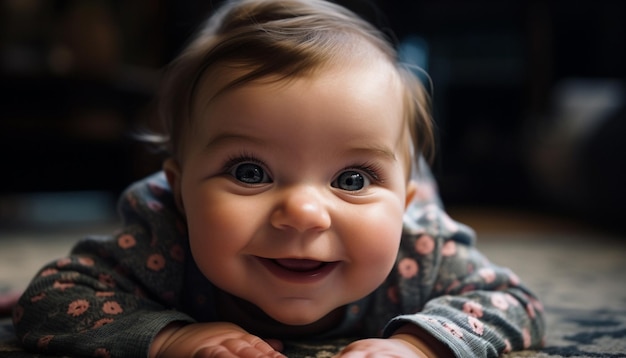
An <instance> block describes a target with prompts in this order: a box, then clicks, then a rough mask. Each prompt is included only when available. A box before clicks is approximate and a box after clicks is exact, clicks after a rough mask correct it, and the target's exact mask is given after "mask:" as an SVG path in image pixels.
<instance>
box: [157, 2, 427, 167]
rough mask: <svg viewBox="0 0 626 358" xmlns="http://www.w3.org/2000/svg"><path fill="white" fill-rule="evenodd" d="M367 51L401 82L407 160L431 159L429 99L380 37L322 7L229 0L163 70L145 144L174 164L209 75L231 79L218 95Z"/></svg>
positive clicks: (337, 9) (341, 11)
mask: <svg viewBox="0 0 626 358" xmlns="http://www.w3.org/2000/svg"><path fill="white" fill-rule="evenodd" d="M369 48H374V49H375V51H376V52H379V53H380V55H381V56H382V58H385V59H386V60H388V61H390V63H391V64H392V65H394V66H395V68H396V70H397V72H398V74H399V77H400V79H401V80H402V83H403V86H404V103H405V111H404V113H405V116H406V118H405V120H406V122H407V126H408V128H409V131H410V140H409V138H408V137H407V141H410V142H412V143H407V144H408V146H410V147H411V148H412V150H413V153H411V156H413V155H415V158H417V157H418V156H420V155H421V156H425V157H426V158H429V159H430V158H431V157H432V153H433V149H434V135H433V126H432V121H431V117H430V100H429V97H428V95H427V93H426V91H425V90H424V88H423V86H422V84H421V83H420V81H419V79H418V78H417V77H416V76H415V75H414V74H413V72H412V71H411V70H409V69H408V68H407V67H405V66H404V65H402V64H400V63H399V62H398V55H397V52H396V50H395V49H394V48H393V46H392V45H391V44H390V42H389V41H388V40H387V38H386V37H385V35H384V34H383V33H382V32H381V31H379V30H377V29H376V28H375V27H374V26H373V25H371V24H370V23H368V22H366V21H365V20H363V19H361V18H360V17H359V16H357V15H356V14H354V13H353V12H351V11H349V10H347V9H345V8H343V7H341V6H339V5H336V4H333V3H331V2H327V1H323V0H280V1H278V0H277V1H274V0H230V1H227V2H226V3H225V4H224V5H222V7H221V8H219V9H218V11H217V12H216V13H215V14H214V15H213V16H211V17H210V18H209V20H208V22H207V23H206V24H204V25H203V27H202V28H201V29H200V31H199V33H198V35H197V36H196V37H195V39H194V40H193V41H192V42H191V43H190V44H189V45H188V46H187V47H186V49H185V50H184V51H183V52H182V54H181V55H180V56H178V58H176V59H175V60H174V61H173V62H172V63H171V64H170V66H169V67H168V68H167V69H166V72H165V76H164V78H163V82H162V86H161V92H160V98H159V106H160V107H159V114H160V116H161V121H162V126H163V130H164V133H163V134H162V135H156V136H149V137H150V139H151V141H152V142H156V143H158V144H160V145H162V146H164V148H165V149H166V150H167V151H168V152H169V153H170V154H171V155H173V156H174V157H175V158H176V157H177V156H178V155H179V151H180V147H181V145H183V144H184V143H183V142H182V141H181V138H182V135H183V132H184V130H185V129H186V128H189V126H190V125H192V123H191V122H192V120H191V118H192V113H191V111H192V107H193V106H192V104H193V101H194V95H195V93H196V90H197V87H198V85H199V83H200V82H201V81H213V82H215V81H216V79H215V78H213V77H211V76H216V77H220V76H219V75H220V73H228V74H229V76H230V77H229V79H230V82H228V83H225V84H221V83H220V87H219V88H218V89H217V92H216V93H214V96H215V95H218V94H219V93H223V92H224V91H227V90H229V89H233V88H236V87H238V86H241V85H243V84H246V83H250V82H251V81H258V80H271V81H281V80H290V79H294V78H298V77H304V76H307V75H310V74H314V73H315V71H317V70H320V69H322V68H324V67H325V66H332V65H335V64H337V63H343V62H340V61H342V60H343V61H344V62H345V59H350V58H352V59H353V58H356V57H358V56H359V55H363V49H369ZM369 55H371V51H370V53H369ZM231 74H236V75H235V76H232V75H231ZM203 100H205V99H203ZM407 148H408V147H407Z"/></svg>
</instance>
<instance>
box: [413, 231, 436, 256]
mask: <svg viewBox="0 0 626 358" xmlns="http://www.w3.org/2000/svg"><path fill="white" fill-rule="evenodd" d="M434 249H435V240H434V239H433V238H432V237H431V236H429V235H422V236H420V237H419V238H418V239H417V241H416V242H415V251H416V252H417V253H418V254H420V255H428V254H430V253H431V252H433V250H434Z"/></svg>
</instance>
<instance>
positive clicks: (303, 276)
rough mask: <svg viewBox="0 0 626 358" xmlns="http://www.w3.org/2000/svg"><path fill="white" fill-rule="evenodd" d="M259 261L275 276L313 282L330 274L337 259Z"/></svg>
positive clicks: (261, 259) (263, 259) (337, 263)
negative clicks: (328, 260)
mask: <svg viewBox="0 0 626 358" xmlns="http://www.w3.org/2000/svg"><path fill="white" fill-rule="evenodd" d="M258 259H259V261H260V262H261V263H262V264H263V266H265V268H267V270H268V271H269V272H270V273H271V274H272V275H274V276H275V277H277V278H279V279H281V280H285V281H290V282H294V283H313V282H315V281H318V280H321V279H323V278H324V277H326V276H327V275H328V274H330V273H331V272H332V271H333V270H334V269H335V268H336V267H337V266H338V265H339V261H334V262H326V261H317V260H309V259H268V258H262V257H258Z"/></svg>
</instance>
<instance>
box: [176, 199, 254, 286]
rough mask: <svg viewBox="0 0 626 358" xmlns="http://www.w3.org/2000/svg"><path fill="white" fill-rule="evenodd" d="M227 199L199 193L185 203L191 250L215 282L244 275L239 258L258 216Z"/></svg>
mask: <svg viewBox="0 0 626 358" xmlns="http://www.w3.org/2000/svg"><path fill="white" fill-rule="evenodd" d="M225 199H226V198H222V197H221V195H205V194H197V193H196V194H195V195H194V196H190V197H189V200H188V201H187V202H186V203H185V211H186V212H187V225H188V230H189V241H190V245H191V252H192V254H193V257H194V259H195V261H196V264H197V265H198V267H199V268H200V270H201V271H202V273H203V274H204V275H205V276H206V277H207V278H208V279H210V280H212V281H214V280H216V279H217V280H219V279H220V278H223V277H224V276H228V277H238V276H239V277H241V275H243V272H239V271H240V270H241V266H240V265H237V259H238V257H239V255H240V254H241V253H242V252H244V251H245V249H246V247H247V246H248V245H249V242H250V240H251V239H250V238H251V237H253V236H254V229H253V228H254V224H252V223H253V222H254V220H255V217H251V216H250V215H249V213H247V212H246V208H247V206H246V205H241V204H240V203H238V202H237V200H233V199H232V198H228V200H225ZM226 279H227V280H228V278H226ZM216 284H218V282H216Z"/></svg>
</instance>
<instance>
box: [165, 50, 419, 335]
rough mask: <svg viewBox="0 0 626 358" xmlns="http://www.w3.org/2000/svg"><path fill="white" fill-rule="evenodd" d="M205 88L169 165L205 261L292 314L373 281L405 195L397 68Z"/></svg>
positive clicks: (294, 321) (353, 295)
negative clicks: (216, 92) (176, 164)
mask: <svg viewBox="0 0 626 358" xmlns="http://www.w3.org/2000/svg"><path fill="white" fill-rule="evenodd" d="M203 86H204V87H203ZM203 86H201V87H200V88H199V92H198V93H197V95H196V103H195V106H194V118H193V120H194V125H193V126H192V129H191V130H190V131H189V132H190V133H189V135H188V137H187V138H186V143H185V151H184V153H182V158H183V159H182V161H181V163H180V170H171V169H170V173H169V174H170V181H171V182H172V185H173V186H174V187H175V188H174V189H175V192H177V194H178V196H179V198H180V199H181V201H182V206H183V209H184V212H185V215H186V218H187V224H188V229H189V239H190V245H191V250H192V253H193V257H194V259H195V261H196V263H197V265H198V267H199V268H200V270H201V271H202V273H203V274H204V275H205V276H206V277H207V278H208V279H209V280H210V281H211V282H213V283H214V284H215V285H216V286H218V287H219V288H221V289H222V290H224V291H226V292H229V293H230V294H233V295H235V296H238V297H240V298H243V299H245V300H247V301H249V302H251V303H253V304H255V305H256V306H258V307H259V308H260V309H262V310H263V311H264V312H265V313H267V314H268V315H269V316H271V317H272V318H274V319H275V320H278V321H280V322H282V323H285V324H290V325H303V324H309V323H312V322H315V321H317V320H319V319H320V318H322V317H324V316H325V315H326V314H328V313H329V312H331V311H332V310H334V309H336V308H338V307H340V306H343V305H345V304H347V303H350V302H353V301H356V300H358V299H360V298H362V297H364V296H366V295H367V294H369V293H370V292H372V291H373V290H374V289H376V288H377V287H378V286H379V285H380V284H381V283H382V281H383V280H384V279H385V278H386V276H387V275H388V273H389V272H390V270H391V268H392V266H393V265H394V262H395V259H396V255H397V251H398V247H399V242H400V236H401V230H402V215H403V212H404V210H405V207H406V203H407V200H408V197H409V196H410V195H411V193H410V192H411V190H410V189H408V185H407V182H406V177H407V174H406V167H405V161H406V155H407V153H406V143H405V141H404V138H405V135H406V133H405V130H406V128H405V124H404V121H403V103H402V94H401V88H400V81H399V79H398V78H397V76H396V74H395V72H394V71H393V69H392V68H391V66H390V65H389V64H386V63H384V62H383V61H378V62H377V61H370V63H368V64H355V65H353V66H352V67H348V66H345V67H343V68H341V69H327V70H323V71H321V72H319V73H317V74H316V75H315V76H312V77H303V78H298V79H295V80H293V81H290V82H285V81H283V82H280V83H274V84H271V83H265V84H263V83H253V84H247V85H244V86H243V87H240V88H238V89H235V90H230V91H227V92H225V93H223V94H221V95H220V96H218V97H216V98H213V99H212V100H211V101H208V102H207V101H206V100H205V101H203V99H202V98H203V95H205V94H208V93H210V92H211V90H210V88H209V87H210V84H204V85H203ZM166 168H167V167H166ZM172 178H173V179H172Z"/></svg>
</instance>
